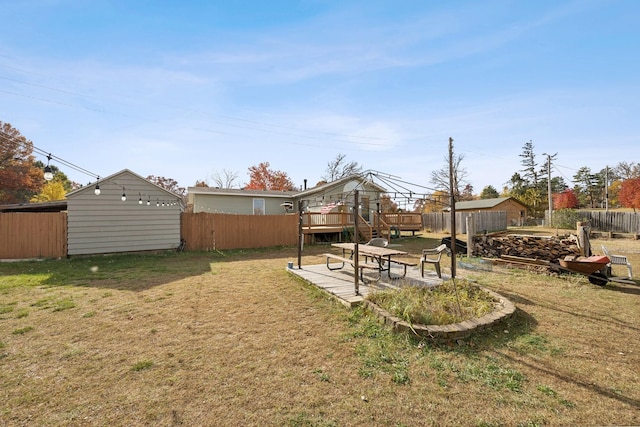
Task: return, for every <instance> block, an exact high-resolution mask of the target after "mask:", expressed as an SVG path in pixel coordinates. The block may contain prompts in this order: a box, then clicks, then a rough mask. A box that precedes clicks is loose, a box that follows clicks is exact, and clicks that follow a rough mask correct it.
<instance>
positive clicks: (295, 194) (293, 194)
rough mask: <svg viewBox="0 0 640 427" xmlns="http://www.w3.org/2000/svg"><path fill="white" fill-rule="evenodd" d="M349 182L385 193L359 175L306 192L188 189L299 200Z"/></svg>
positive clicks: (199, 192)
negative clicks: (360, 183) (355, 182)
mask: <svg viewBox="0 0 640 427" xmlns="http://www.w3.org/2000/svg"><path fill="white" fill-rule="evenodd" d="M351 181H359V182H362V183H363V184H365V183H366V184H367V185H369V186H371V187H373V188H375V189H376V190H378V191H380V192H386V191H387V190H386V189H385V188H384V187H381V186H379V185H378V184H376V183H374V182H372V181H369V180H367V179H365V177H363V176H361V175H350V176H347V177H344V178H340V179H337V180H335V181H331V182H327V183H325V184H321V185H317V186H315V187H312V188H309V189H306V190H302V191H300V190H296V191H277V190H245V189H237V188H214V187H189V193H191V194H215V195H234V196H251V197H256V196H260V197H279V198H286V199H291V198H300V197H308V196H311V195H313V194H316V193H322V192H325V191H327V190H330V189H331V188H334V187H338V186H340V185H345V184H346V183H348V182H351Z"/></svg>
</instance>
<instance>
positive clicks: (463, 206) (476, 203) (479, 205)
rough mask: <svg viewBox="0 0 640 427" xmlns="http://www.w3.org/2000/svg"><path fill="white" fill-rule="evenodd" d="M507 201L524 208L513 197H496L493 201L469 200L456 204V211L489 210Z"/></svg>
mask: <svg viewBox="0 0 640 427" xmlns="http://www.w3.org/2000/svg"><path fill="white" fill-rule="evenodd" d="M509 199H512V200H513V201H514V202H516V203H518V204H520V205H522V206H523V207H526V206H525V205H523V204H522V203H521V202H519V201H518V200H516V199H514V198H513V197H497V198H495V199H479V200H469V201H466V202H456V210H457V211H464V210H471V209H491V208H494V207H496V206H498V205H500V204H502V203H504V202H506V201H507V200H509Z"/></svg>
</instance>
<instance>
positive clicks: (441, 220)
mask: <svg viewBox="0 0 640 427" xmlns="http://www.w3.org/2000/svg"><path fill="white" fill-rule="evenodd" d="M469 215H471V216H472V217H473V222H474V225H475V229H476V233H481V232H483V231H486V232H492V231H500V230H506V229H507V212H506V211H483V212H473V213H470V212H456V234H466V233H467V222H466V217H467V216H469ZM422 224H423V226H424V228H425V230H430V231H431V232H433V233H442V232H445V231H450V229H451V213H449V212H433V213H427V214H423V215H422Z"/></svg>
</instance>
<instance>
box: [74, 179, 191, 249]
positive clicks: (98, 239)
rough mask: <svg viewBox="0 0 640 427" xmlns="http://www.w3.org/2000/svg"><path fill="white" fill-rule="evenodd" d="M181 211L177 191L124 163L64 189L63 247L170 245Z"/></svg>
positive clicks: (177, 233) (176, 236) (176, 243)
mask: <svg viewBox="0 0 640 427" xmlns="http://www.w3.org/2000/svg"><path fill="white" fill-rule="evenodd" d="M96 185H98V186H99V189H100V194H99V195H96V191H95V190H96ZM123 195H124V196H126V199H125V200H123V198H124V197H123ZM181 211H182V202H181V200H180V197H179V196H178V195H176V194H174V193H172V192H170V191H167V190H165V189H164V188H162V187H159V186H157V185H155V184H153V183H151V182H149V181H147V180H146V179H144V178H143V177H141V176H139V175H137V174H135V173H133V172H131V171H130V170H128V169H124V170H122V171H120V172H118V173H116V174H113V175H111V176H108V177H106V178H101V179H99V180H98V181H97V182H96V183H93V184H89V185H86V186H84V187H82V188H79V189H77V190H74V191H72V192H71V193H69V194H67V230H68V231H67V245H68V246H67V253H68V255H85V254H101V253H114V252H134V251H148V250H163V249H174V248H176V247H178V246H179V245H180V213H181Z"/></svg>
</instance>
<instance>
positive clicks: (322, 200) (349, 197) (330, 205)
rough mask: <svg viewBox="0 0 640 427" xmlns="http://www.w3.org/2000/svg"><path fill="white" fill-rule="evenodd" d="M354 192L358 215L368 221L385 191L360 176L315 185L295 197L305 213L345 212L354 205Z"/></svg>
mask: <svg viewBox="0 0 640 427" xmlns="http://www.w3.org/2000/svg"><path fill="white" fill-rule="evenodd" d="M355 190H358V197H359V198H358V205H359V211H360V215H361V216H362V217H363V218H364V219H365V220H366V221H369V220H370V218H373V213H374V212H376V211H377V208H378V207H377V205H376V203H377V202H378V200H380V196H381V195H382V194H383V193H386V191H387V190H386V189H385V188H384V187H381V186H380V185H378V184H376V183H374V182H372V181H370V180H367V179H366V178H365V177H363V176H360V175H350V176H348V177H345V178H341V179H338V180H335V181H332V182H328V183H326V184H321V185H317V186H315V187H313V188H309V189H307V190H303V191H300V192H298V193H297V194H296V195H295V200H296V202H297V201H302V202H303V204H304V206H305V207H306V209H305V210H306V211H308V212H312V213H325V214H326V213H330V212H347V211H348V210H349V206H353V205H354V197H355Z"/></svg>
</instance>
